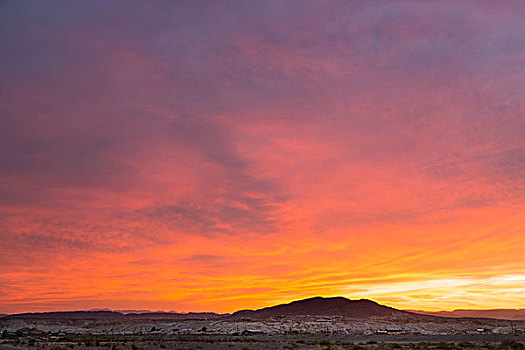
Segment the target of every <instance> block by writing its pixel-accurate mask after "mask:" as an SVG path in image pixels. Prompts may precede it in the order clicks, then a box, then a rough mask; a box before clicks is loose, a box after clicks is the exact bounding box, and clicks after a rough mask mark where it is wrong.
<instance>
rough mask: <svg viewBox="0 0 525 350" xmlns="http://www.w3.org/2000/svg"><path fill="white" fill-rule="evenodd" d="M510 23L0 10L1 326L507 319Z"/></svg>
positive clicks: (132, 6)
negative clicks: (199, 318) (254, 317)
mask: <svg viewBox="0 0 525 350" xmlns="http://www.w3.org/2000/svg"><path fill="white" fill-rule="evenodd" d="M524 18H525V1H519V0H518V1H477V0H476V1H474V0H472V1H457V0H451V1H408V0H407V1H368V0H367V1H364V0H363V1H299V0H298V1H291V0H286V1H283V0H274V1H266V0H265V1H245V0H238V1H105V0H98V1H65V0H64V1H36V0H35V1H28V0H27V1H26V0H24V1H16V0H7V1H1V2H0V63H1V65H0V72H1V73H0V74H1V79H0V91H1V93H0V313H15V312H28V311H52V310H53V311H54V310H81V309H82V310H85V309H91V308H102V307H104V308H111V309H116V310H119V309H150V310H175V311H180V312H187V311H215V312H232V311H235V310H238V309H243V308H259V307H264V306H270V305H273V304H276V303H283V302H289V301H292V300H296V299H300V298H306V297H312V296H345V297H348V298H351V299H359V298H369V299H373V300H375V301H377V302H380V303H383V304H386V305H389V306H392V307H396V308H402V309H423V310H451V309H456V308H473V309H485V308H525V40H524V38H525V21H524Z"/></svg>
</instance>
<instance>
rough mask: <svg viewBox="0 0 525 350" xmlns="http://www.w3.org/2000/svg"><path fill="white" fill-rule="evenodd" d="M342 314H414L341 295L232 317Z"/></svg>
mask: <svg viewBox="0 0 525 350" xmlns="http://www.w3.org/2000/svg"><path fill="white" fill-rule="evenodd" d="M300 315H314V316H343V317H347V318H370V317H372V316H409V315H412V316H416V315H415V314H412V313H410V312H407V311H401V310H397V309H394V308H391V307H388V306H384V305H380V304H378V303H376V302H375V301H372V300H368V299H360V300H350V299H347V298H343V297H334V298H322V297H315V298H310V299H304V300H298V301H294V302H291V303H289V304H282V305H277V306H271V307H267V308H264V309H259V310H242V311H237V312H235V313H233V314H232V317H233V318H255V319H264V318H271V317H277V316H300Z"/></svg>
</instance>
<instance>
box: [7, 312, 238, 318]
mask: <svg viewBox="0 0 525 350" xmlns="http://www.w3.org/2000/svg"><path fill="white" fill-rule="evenodd" d="M224 316H229V314H225V315H224V314H216V313H213V312H189V313H176V312H143V313H128V314H123V313H120V312H116V311H63V312H38V313H23V314H14V315H7V316H5V318H8V319H14V318H20V319H68V320H111V319H133V320H190V319H199V320H204V319H215V318H220V317H224Z"/></svg>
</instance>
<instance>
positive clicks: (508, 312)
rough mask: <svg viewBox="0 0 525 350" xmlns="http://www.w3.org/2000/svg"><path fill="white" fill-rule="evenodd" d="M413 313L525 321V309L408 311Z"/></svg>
mask: <svg viewBox="0 0 525 350" xmlns="http://www.w3.org/2000/svg"><path fill="white" fill-rule="evenodd" d="M406 311H409V312H413V313H418V314H421V315H429V316H440V317H455V318H460V317H474V318H495V319H500V320H514V321H518V320H525V309H490V310H466V309H458V310H454V311H421V310H406Z"/></svg>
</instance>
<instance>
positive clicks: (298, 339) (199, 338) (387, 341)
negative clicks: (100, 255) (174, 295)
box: [0, 334, 525, 350]
mask: <svg viewBox="0 0 525 350" xmlns="http://www.w3.org/2000/svg"><path fill="white" fill-rule="evenodd" d="M0 349H6V350H8V349H50V350H51V349H54V350H67V349H93V350H95V349H96V350H99V349H112V350H117V349H121V350H125V349H130V350H139V349H143V350H148V349H174V350H175V349H177V350H179V349H180V350H190V349H191V350H193V349H195V350H214V349H217V350H226V349H228V350H232V349H240V350H256V349H298V350H300V349H311V350H313V349H320V350H329V349H333V350H336V349H353V350H356V349H363V350H365V349H370V350H372V349H377V350H383V349H420V350H423V349H436V350H448V349H462V350H473V349H494V350H495V349H511V350H524V349H525V336H524V335H520V336H508V335H507V336H505V335H499V334H490V335H482V334H479V335H478V334H471V335H465V334H462V335H441V336H440V335H434V336H432V335H371V336H352V335H339V334H324V335H323V334H315V335H314V334H298V335H263V334H260V335H250V336H221V335H172V336H158V335H155V336H154V335H122V336H108V335H65V336H50V337H48V336H40V337H37V336H33V337H18V336H8V337H4V338H3V339H2V340H0Z"/></svg>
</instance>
